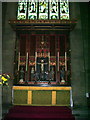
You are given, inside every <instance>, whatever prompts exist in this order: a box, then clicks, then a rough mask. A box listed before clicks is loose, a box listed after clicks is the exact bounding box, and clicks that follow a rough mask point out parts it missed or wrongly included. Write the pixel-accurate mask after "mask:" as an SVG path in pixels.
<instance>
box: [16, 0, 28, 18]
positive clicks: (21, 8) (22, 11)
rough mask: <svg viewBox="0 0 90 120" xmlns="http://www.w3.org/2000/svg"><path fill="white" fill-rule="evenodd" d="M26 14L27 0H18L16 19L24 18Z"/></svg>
mask: <svg viewBox="0 0 90 120" xmlns="http://www.w3.org/2000/svg"><path fill="white" fill-rule="evenodd" d="M26 14H27V0H22V1H21V0H19V2H18V15H17V19H18V20H20V19H22V20H24V19H26Z"/></svg>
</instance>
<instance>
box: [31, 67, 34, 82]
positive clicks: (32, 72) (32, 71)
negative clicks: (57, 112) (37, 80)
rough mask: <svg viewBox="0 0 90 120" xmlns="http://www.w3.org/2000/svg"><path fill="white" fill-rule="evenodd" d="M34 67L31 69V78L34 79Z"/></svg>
mask: <svg viewBox="0 0 90 120" xmlns="http://www.w3.org/2000/svg"><path fill="white" fill-rule="evenodd" d="M34 72H35V71H34V67H32V69H31V80H33V79H34Z"/></svg>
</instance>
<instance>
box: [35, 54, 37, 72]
mask: <svg viewBox="0 0 90 120" xmlns="http://www.w3.org/2000/svg"><path fill="white" fill-rule="evenodd" d="M36 63H37V52H35V71H36V70H37V65H36Z"/></svg>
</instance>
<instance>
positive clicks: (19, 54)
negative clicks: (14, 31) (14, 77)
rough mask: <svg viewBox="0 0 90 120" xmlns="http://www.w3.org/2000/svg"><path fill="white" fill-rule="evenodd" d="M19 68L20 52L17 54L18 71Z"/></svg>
mask: <svg viewBox="0 0 90 120" xmlns="http://www.w3.org/2000/svg"><path fill="white" fill-rule="evenodd" d="M19 66H20V52H19V53H18V71H19Z"/></svg>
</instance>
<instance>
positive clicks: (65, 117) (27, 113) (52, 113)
mask: <svg viewBox="0 0 90 120" xmlns="http://www.w3.org/2000/svg"><path fill="white" fill-rule="evenodd" d="M36 119H37V120H46V119H54V120H75V117H74V116H73V115H72V111H71V109H70V108H69V107H67V106H13V107H11V108H10V109H9V112H8V114H7V115H6V116H5V117H4V120H36Z"/></svg>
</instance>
